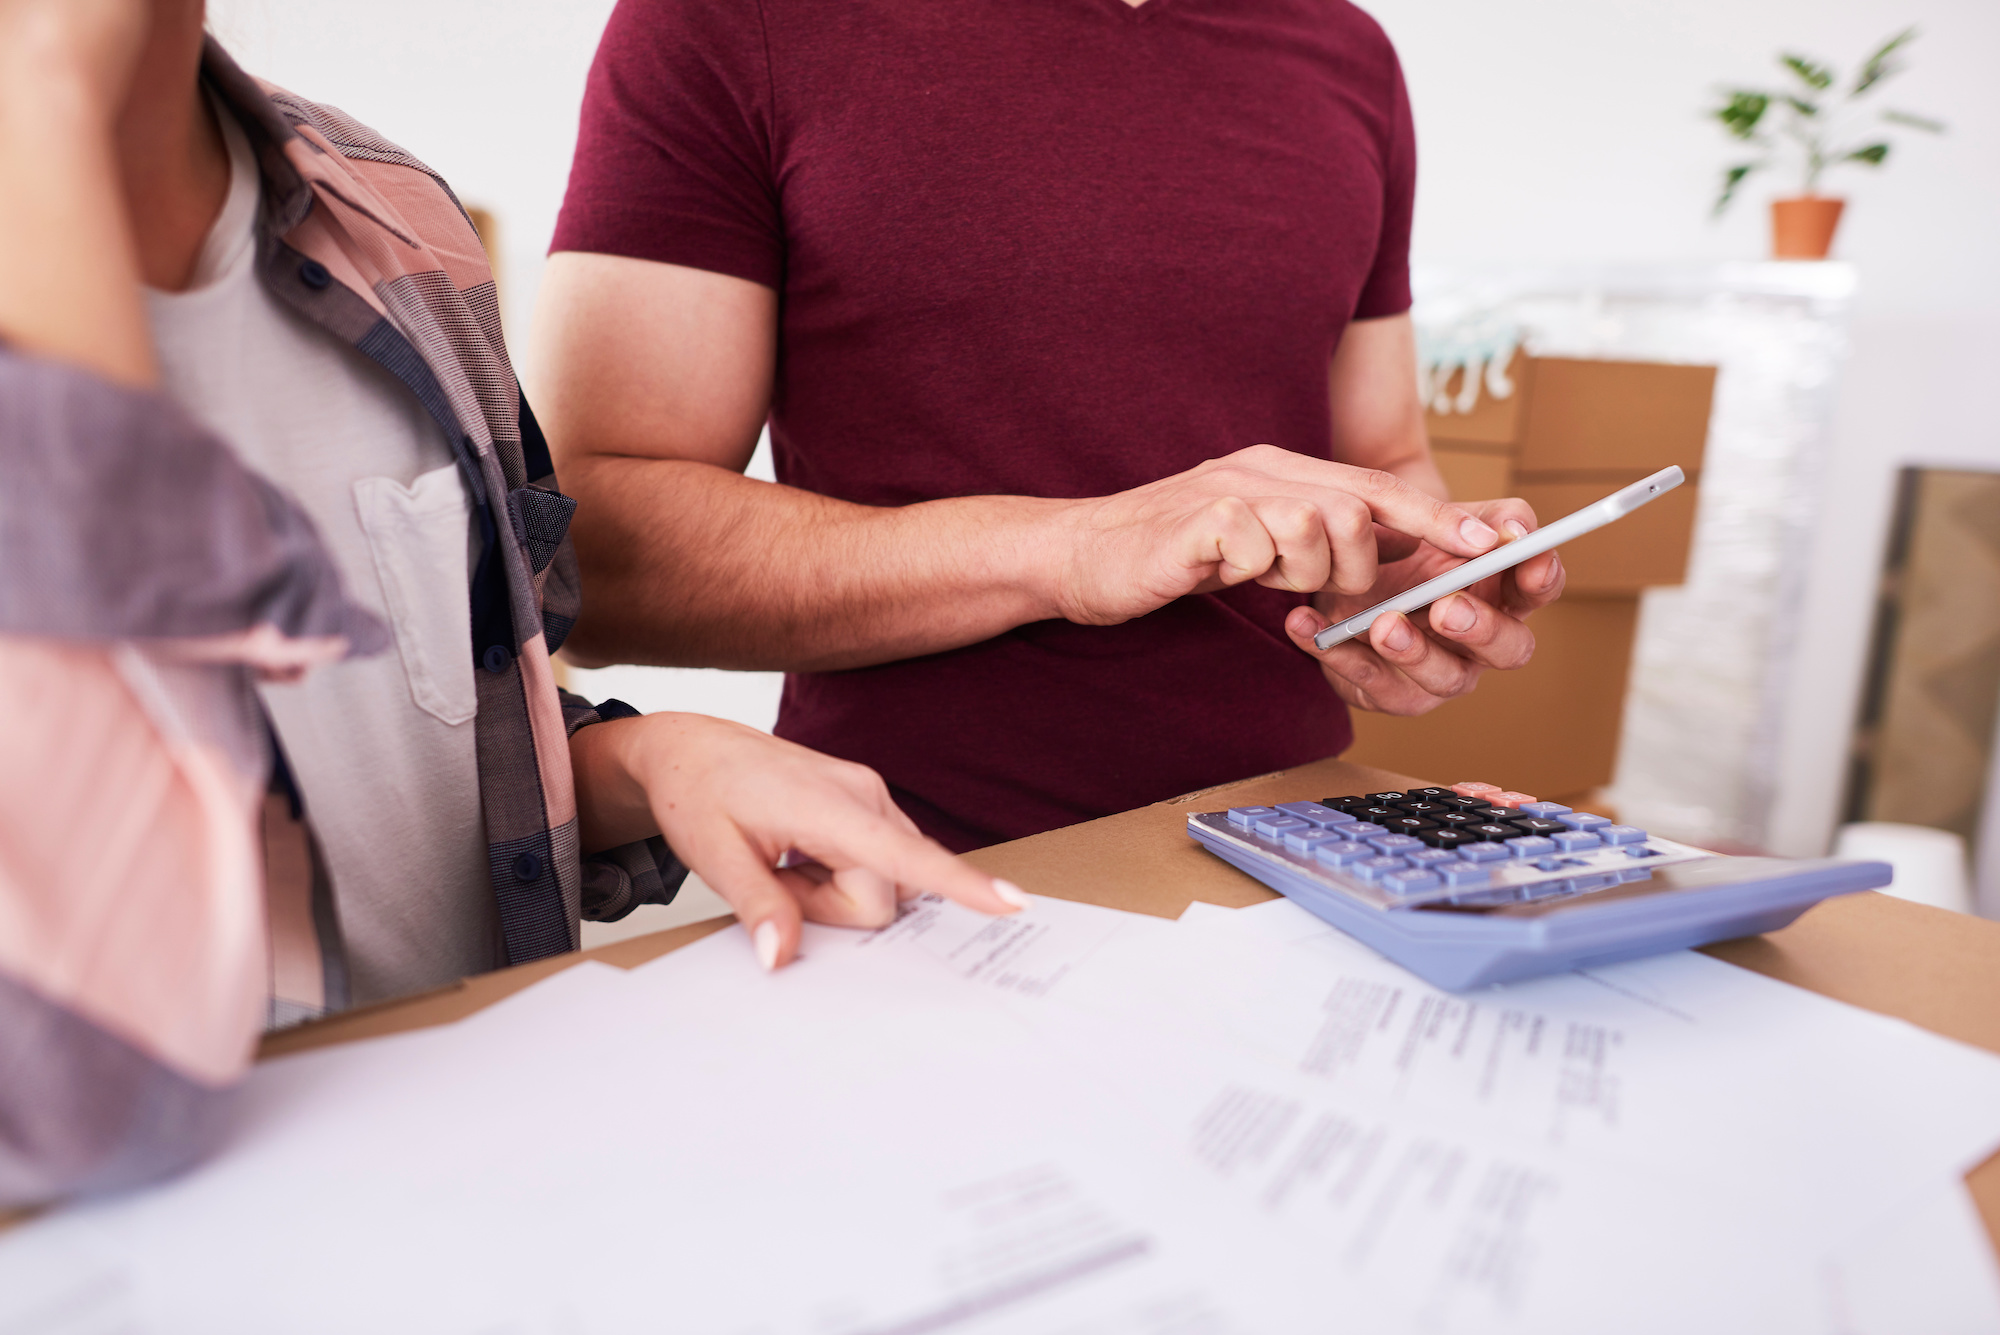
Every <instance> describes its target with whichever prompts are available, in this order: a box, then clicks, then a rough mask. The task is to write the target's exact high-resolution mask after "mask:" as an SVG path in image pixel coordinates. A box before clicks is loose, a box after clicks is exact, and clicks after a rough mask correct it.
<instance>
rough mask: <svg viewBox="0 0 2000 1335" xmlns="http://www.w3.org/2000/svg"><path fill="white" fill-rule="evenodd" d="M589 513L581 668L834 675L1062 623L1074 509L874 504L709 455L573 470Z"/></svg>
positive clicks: (998, 499)
mask: <svg viewBox="0 0 2000 1335" xmlns="http://www.w3.org/2000/svg"><path fill="white" fill-rule="evenodd" d="M563 485H564V488H565V489H566V490H568V491H569V492H571V494H573V495H575V496H576V497H577V498H578V502H579V504H580V505H581V506H582V507H583V508H584V509H585V510H586V511H587V512H588V513H589V514H590V515H591V523H590V524H589V525H580V526H579V528H578V532H577V535H576V543H577V555H578V558H579V560H580V561H581V562H582V565H583V573H584V579H585V583H586V586H587V587H588V589H589V596H588V597H586V598H585V600H584V609H583V618H582V620H581V621H579V622H578V624H577V626H576V629H575V630H574V631H573V632H572V634H571V636H570V638H569V641H568V645H567V648H568V650H569V653H570V656H571V657H572V658H574V659H576V660H577V661H578V662H582V663H590V662H636V663H663V664H675V665H682V666H698V667H725V668H738V669H766V670H770V669H780V670H785V671H832V670H838V669H841V668H854V667H866V666H869V665H871V664H875V663H886V662H893V661H895V660H897V659H903V658H911V657H916V656H919V655H922V654H930V653H939V652H942V651H944V650H947V649H955V648H959V647H960V646H963V645H967V644H976V643H978V642H979V641H981V640H986V639H991V638H992V637H993V636H995V635H998V634H1001V633H1002V632H1004V631H1007V630H1010V629H1012V628H1013V627H1015V626H1018V625H1022V624H1024V623H1027V622H1031V621H1040V620H1044V619H1047V618H1050V617H1056V616H1060V615H1061V612H1060V610H1059V608H1058V606H1057V604H1056V601H1055V590H1056V587H1057V585H1058V583H1059V581H1060V578H1061V574H1060V570H1059V568H1058V563H1059V553H1060V551H1061V549H1062V544H1059V543H1057V542H1055V541H1053V540H1052V535H1053V532H1054V530H1055V529H1056V527H1057V526H1058V525H1059V524H1060V523H1061V519H1062V515H1063V513H1064V512H1065V511H1066V509H1067V508H1068V507H1069V506H1071V505H1072V504H1073V502H1067V501H1060V500H1046V499H1042V498H1039V497H1028V496H973V497H963V498H958V499H951V500H940V501H925V502H922V503H920V504H916V505H907V506H897V507H879V506H865V505H855V504H853V503H851V502H847V501H840V500H834V499H831V498H829V497H825V496H819V495H815V494H813V493H810V492H805V491H800V490H797V489H796V488H792V487H783V486H777V485H775V484H773V483H769V482H759V481H755V480H753V479H750V478H746V477H743V476H742V475H741V474H738V473H735V472H732V471H731V470H729V469H726V468H722V467H719V466H716V465H713V464H705V463H696V462H692V461H687V460H658V459H634V458H628V457H620V456H595V457H590V458H587V459H578V460H575V461H573V462H572V463H570V464H569V465H567V468H566V471H565V473H564V475H563Z"/></svg>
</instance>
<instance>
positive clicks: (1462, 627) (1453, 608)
mask: <svg viewBox="0 0 2000 1335" xmlns="http://www.w3.org/2000/svg"><path fill="white" fill-rule="evenodd" d="M1477 620H1479V617H1478V614H1477V613H1475V612H1474V611H1473V610H1472V604H1471V603H1470V602H1469V601H1467V600H1466V599H1464V598H1455V597H1454V598H1447V599H1445V600H1444V602H1442V603H1441V604H1439V605H1438V629H1440V630H1449V631H1454V632H1458V633H1463V632H1465V631H1468V630H1471V629H1472V623H1473V622H1475V621H1477Z"/></svg>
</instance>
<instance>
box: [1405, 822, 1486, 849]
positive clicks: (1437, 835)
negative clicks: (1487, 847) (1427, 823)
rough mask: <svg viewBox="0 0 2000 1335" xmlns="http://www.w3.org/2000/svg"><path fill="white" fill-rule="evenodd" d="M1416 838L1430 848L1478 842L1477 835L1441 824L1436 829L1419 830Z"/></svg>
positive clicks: (1460, 846)
mask: <svg viewBox="0 0 2000 1335" xmlns="http://www.w3.org/2000/svg"><path fill="white" fill-rule="evenodd" d="M1417 838H1419V839H1421V840H1423V841H1424V842H1425V843H1427V844H1429V845H1430V846H1431V847H1432V848H1443V849H1447V850H1449V849H1453V848H1464V847H1465V846H1466V845H1467V844H1476V843H1478V842H1479V837H1478V836H1477V835H1471V834H1467V833H1466V832H1465V831H1464V830H1454V829H1452V828H1451V827H1450V826H1441V827H1439V828H1438V829H1434V830H1424V831H1421V832H1420V833H1419V834H1418V835H1417Z"/></svg>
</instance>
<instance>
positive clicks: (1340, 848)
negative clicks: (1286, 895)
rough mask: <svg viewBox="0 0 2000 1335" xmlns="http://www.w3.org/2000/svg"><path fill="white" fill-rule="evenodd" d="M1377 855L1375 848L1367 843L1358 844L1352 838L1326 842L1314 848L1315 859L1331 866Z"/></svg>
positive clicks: (1347, 864) (1346, 864) (1347, 863)
mask: <svg viewBox="0 0 2000 1335" xmlns="http://www.w3.org/2000/svg"><path fill="white" fill-rule="evenodd" d="M1374 856H1375V850H1374V849H1372V848H1370V847H1369V846H1368V845H1366V844H1357V843H1355V842H1354V841H1353V840H1351V839H1341V840H1338V841H1334V842H1330V843H1324V844H1321V845H1319V846H1318V847H1317V848H1315V849H1313V860H1314V861H1316V862H1321V863H1324V864H1325V865H1327V866H1329V867H1345V866H1349V865H1350V864H1352V863H1356V862H1359V861H1361V859H1363V858H1371V857H1374Z"/></svg>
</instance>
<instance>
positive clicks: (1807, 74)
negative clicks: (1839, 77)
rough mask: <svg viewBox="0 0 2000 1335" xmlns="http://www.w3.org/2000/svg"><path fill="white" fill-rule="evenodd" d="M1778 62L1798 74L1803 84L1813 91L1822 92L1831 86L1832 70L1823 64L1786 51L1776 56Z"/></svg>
mask: <svg viewBox="0 0 2000 1335" xmlns="http://www.w3.org/2000/svg"><path fill="white" fill-rule="evenodd" d="M1778 63H1779V64H1781V65H1783V66H1784V67H1785V68H1786V69H1788V70H1790V71H1791V72H1792V73H1794V74H1796V75H1798V76H1799V78H1800V80H1801V81H1802V82H1804V84H1805V86H1806V87H1808V88H1810V89H1812V90H1814V91H1815V92H1823V91H1825V90H1826V89H1828V88H1831V87H1833V71H1832V70H1830V69H1828V68H1827V67H1826V66H1824V65H1821V64H1817V63H1816V62H1814V61H1811V60H1808V59H1806V58H1805V57H1804V56H1795V55H1791V54H1789V53H1787V54H1786V55H1783V56H1780V57H1778Z"/></svg>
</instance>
